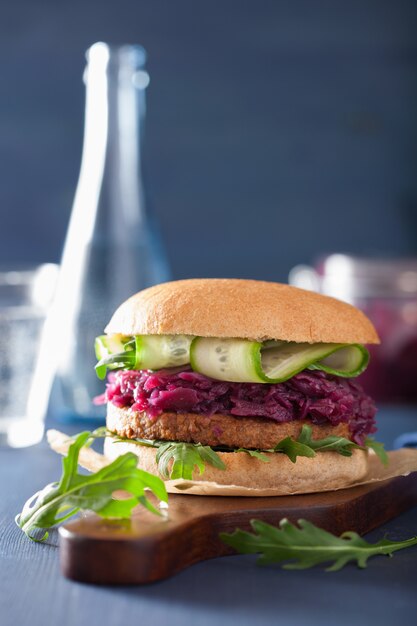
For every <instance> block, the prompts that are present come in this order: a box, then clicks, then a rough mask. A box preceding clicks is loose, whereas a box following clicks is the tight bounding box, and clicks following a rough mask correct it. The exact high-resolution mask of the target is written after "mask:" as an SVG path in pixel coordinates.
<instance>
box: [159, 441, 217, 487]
mask: <svg viewBox="0 0 417 626" xmlns="http://www.w3.org/2000/svg"><path fill="white" fill-rule="evenodd" d="M155 443H156V442H155ZM158 444H159V445H158V452H157V453H156V462H157V463H158V470H159V472H160V474H161V475H162V476H163V477H164V478H170V479H171V480H175V479H177V478H184V479H185V480H192V478H193V471H194V468H195V467H197V468H198V470H199V471H200V474H202V473H203V472H204V470H205V466H206V463H207V464H209V465H212V466H213V467H217V468H218V469H221V470H224V469H226V466H225V464H224V463H223V461H222V460H221V458H220V457H219V455H218V454H217V453H216V452H215V451H214V450H213V449H212V448H210V446H202V445H201V444H194V443H183V442H176V441H164V442H162V441H160V442H158ZM170 461H173V464H172V467H171V470H169V463H170Z"/></svg>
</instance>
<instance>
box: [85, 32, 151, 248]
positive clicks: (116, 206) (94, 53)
mask: <svg viewBox="0 0 417 626" xmlns="http://www.w3.org/2000/svg"><path fill="white" fill-rule="evenodd" d="M87 59H88V64H87V67H86V71H85V75H84V80H85V83H86V107H85V128H84V143H83V153H82V159H81V170H80V177H79V183H78V187H77V193H76V197H75V201H74V208H76V209H78V207H80V209H79V211H75V213H79V214H80V218H79V219H80V222H82V224H81V223H80V224H78V225H77V231H78V233H80V232H83V233H84V237H85V238H86V243H88V242H89V241H90V240H91V237H92V234H93V231H94V236H95V239H96V240H97V239H98V240H100V236H101V237H102V238H103V239H106V238H108V234H109V232H111V235H112V241H113V242H121V241H123V240H125V241H126V237H129V234H132V236H133V234H134V233H138V232H140V231H141V229H142V226H143V222H144V219H145V216H144V212H145V210H144V192H143V184H142V174H141V172H142V163H141V147H142V138H143V122H144V117H145V88H146V86H147V83H148V81H149V78H148V75H147V73H146V72H145V70H144V69H143V65H144V62H145V53H144V51H143V49H142V48H140V47H139V46H122V47H118V48H115V47H114V48H112V47H110V46H108V45H106V44H104V43H97V44H94V46H92V47H91V48H90V49H89V51H88V52H87ZM87 207H88V208H89V209H88V210H87ZM91 207H97V210H96V211H92V210H91ZM99 208H100V210H98V209H99Z"/></svg>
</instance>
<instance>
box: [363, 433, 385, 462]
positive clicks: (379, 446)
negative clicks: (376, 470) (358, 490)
mask: <svg viewBox="0 0 417 626" xmlns="http://www.w3.org/2000/svg"><path fill="white" fill-rule="evenodd" d="M365 447H367V448H371V449H372V450H373V451H374V452H375V454H376V455H377V457H378V458H379V460H380V461H381V463H382V464H383V465H385V466H386V465H388V464H389V458H388V454H387V453H386V451H385V448H384V444H383V443H380V442H379V441H375V439H373V438H372V437H367V438H366V439H365Z"/></svg>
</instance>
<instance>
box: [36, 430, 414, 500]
mask: <svg viewBox="0 0 417 626" xmlns="http://www.w3.org/2000/svg"><path fill="white" fill-rule="evenodd" d="M47 439H48V443H49V445H50V446H51V448H52V450H54V451H55V452H57V453H59V454H62V455H64V456H65V455H66V454H67V452H68V448H69V446H70V445H71V443H72V442H73V440H72V439H71V437H69V436H68V435H66V434H65V433H61V432H59V431H58V430H48V432H47ZM388 458H389V464H388V466H384V465H383V464H382V463H381V461H380V460H379V458H378V457H377V456H376V454H375V453H374V452H373V451H372V450H370V451H369V469H368V472H367V474H366V476H365V477H364V478H363V479H361V480H360V481H358V482H355V483H351V484H350V485H349V486H345V487H341V488H343V489H346V488H351V487H357V486H358V485H366V484H369V483H374V482H380V481H384V480H388V479H389V478H395V477H397V476H408V474H411V473H412V472H417V450H413V449H411V448H402V449H401V450H395V451H392V452H388ZM78 462H79V464H80V465H81V467H84V468H85V469H87V470H89V471H90V472H96V471H98V470H99V469H101V468H102V467H105V466H106V465H108V464H109V463H111V459H108V458H107V457H106V456H104V454H100V453H99V452H96V451H95V450H92V449H91V448H81V451H80V456H79V460H78ZM165 485H166V488H167V491H168V492H169V493H183V494H185V493H186V494H190V495H206V496H251V497H253V496H279V495H281V496H282V495H295V494H302V493H313V492H314V491H313V490H312V489H309V490H297V491H290V490H288V491H286V492H285V493H283V489H282V486H280V489H279V491H278V490H277V489H273V488H272V489H252V488H248V487H241V486H238V485H219V484H217V483H215V482H207V481H204V480H192V481H191V480H183V479H180V480H168V481H166V482H165ZM321 491H326V490H324V489H322V490H321ZM328 491H329V490H328ZM331 491H336V490H335V489H331Z"/></svg>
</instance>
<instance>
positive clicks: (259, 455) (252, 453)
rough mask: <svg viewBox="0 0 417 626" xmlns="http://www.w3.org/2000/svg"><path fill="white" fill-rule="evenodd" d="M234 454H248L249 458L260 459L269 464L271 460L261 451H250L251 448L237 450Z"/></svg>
mask: <svg viewBox="0 0 417 626" xmlns="http://www.w3.org/2000/svg"><path fill="white" fill-rule="evenodd" d="M234 452H246V454H249V456H252V457H254V458H255V459H259V461H262V462H263V463H269V462H270V460H271V459H269V458H268V457H267V456H266V454H264V453H263V452H261V450H249V448H237V450H234Z"/></svg>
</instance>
